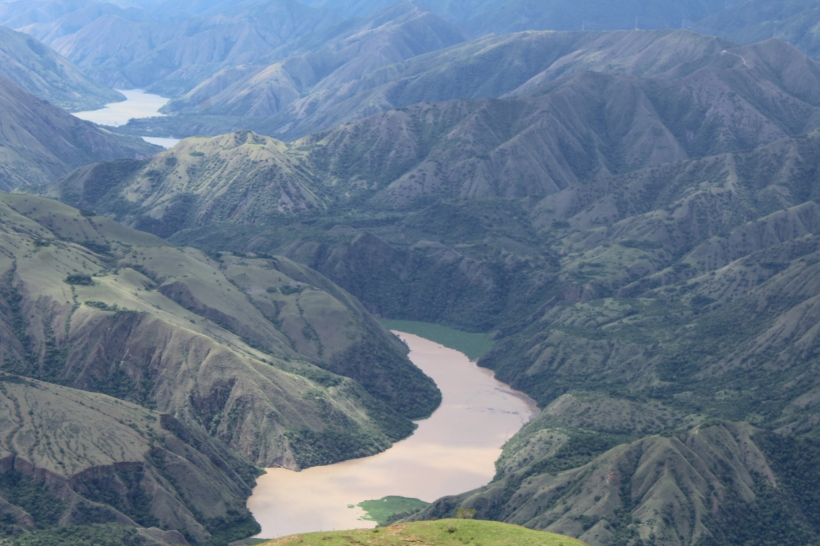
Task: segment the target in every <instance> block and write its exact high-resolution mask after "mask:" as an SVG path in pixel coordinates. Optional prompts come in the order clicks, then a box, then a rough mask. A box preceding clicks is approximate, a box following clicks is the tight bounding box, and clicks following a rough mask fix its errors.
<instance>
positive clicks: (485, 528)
mask: <svg viewBox="0 0 820 546" xmlns="http://www.w3.org/2000/svg"><path fill="white" fill-rule="evenodd" d="M408 543H412V544H420V545H425V546H426V545H429V546H464V545H471V546H479V545H480V546H584V543H583V542H581V541H579V540H575V539H573V538H569V537H565V536H561V535H555V534H553V533H544V532H541V531H532V530H530V529H525V528H523V527H518V526H516V525H507V524H504V523H497V522H493V521H473V520H465V519H448V520H440V521H428V522H417V523H402V524H397V525H391V526H390V527H380V528H377V529H361V530H354V531H334V532H332V533H309V534H304V535H296V536H292V537H284V538H279V539H276V540H272V541H270V542H263V543H262V544H261V545H260V546H291V545H293V546H295V545H297V544H305V545H309V546H347V545H350V544H362V545H366V546H393V545H395V546H399V545H402V544H408Z"/></svg>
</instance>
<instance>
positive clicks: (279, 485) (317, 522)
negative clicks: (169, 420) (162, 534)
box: [248, 332, 538, 538]
mask: <svg viewBox="0 0 820 546" xmlns="http://www.w3.org/2000/svg"><path fill="white" fill-rule="evenodd" d="M395 333H396V334H397V335H398V336H399V337H400V338H401V339H402V340H404V341H405V343H407V345H408V346H409V347H410V355H409V356H410V360H412V361H413V363H414V364H416V366H418V367H419V368H421V369H422V370H423V371H424V373H426V374H427V375H429V376H430V377H432V378H433V380H435V382H436V384H437V385H438V387H439V389H440V390H441V392H442V395H443V401H442V403H441V406H440V407H439V408H438V409H437V410H436V411H435V413H433V415H432V416H431V417H430V418H429V419H426V420H424V421H420V422H419V423H418V425H419V426H418V429H417V430H416V431H415V433H414V434H413V435H412V436H411V437H410V438H408V439H406V440H403V441H401V442H398V443H396V444H395V445H394V446H393V447H392V448H390V449H389V450H387V451H385V452H384V453H380V454H378V455H375V456H373V457H366V458H363V459H355V460H352V461H346V462H343V463H339V464H334V465H329V466H322V467H315V468H309V469H307V470H303V471H301V472H293V471H290V470H285V469H282V468H271V469H268V472H267V474H265V475H264V476H262V477H260V478H259V480H258V483H257V486H256V488H255V489H254V490H253V495H252V496H251V498H250V499H249V500H248V508H249V509H250V510H251V512H252V513H253V515H254V517H255V518H256V520H257V521H258V522H259V523H260V524H261V526H262V533H261V534H260V535H259V536H260V537H265V538H277V537H281V536H286V535H291V534H296V533H306V532H313V531H330V530H333V529H354V528H368V527H375V525H376V524H375V522H372V521H366V520H361V519H360V518H361V517H362V515H364V514H363V512H362V510H361V509H359V508H349V506H351V505H356V504H358V503H359V502H362V501H364V500H371V499H380V498H383V497H386V496H388V495H399V496H403V497H412V498H418V499H422V500H425V501H428V502H431V501H434V500H436V499H438V498H440V497H442V496H445V495H454V494H458V493H463V492H465V491H469V490H471V489H475V488H477V487H480V486H482V485H485V484H487V483H489V482H490V480H491V479H492V477H493V475H494V474H495V465H494V463H495V461H496V459H498V457H499V455H500V454H501V446H502V445H503V444H504V442H506V441H507V439H509V437H510V436H512V435H513V434H515V433H516V432H517V431H518V430H519V429H520V428H521V427H522V426H523V425H524V424H525V423H526V422H527V421H529V420H530V418H532V416H533V415H535V414H536V413H537V412H538V409H537V408H536V407H535V404H534V403H533V402H532V400H530V399H529V398H527V397H526V396H525V395H524V394H522V393H520V392H517V391H515V390H513V389H512V388H510V387H509V386H508V385H505V384H504V383H501V382H500V381H497V380H496V379H494V377H493V373H492V372H491V371H489V370H486V369H484V368H479V367H478V366H477V365H476V364H475V363H473V362H470V360H469V359H468V358H467V357H466V356H465V355H463V354H462V353H459V352H458V351H454V350H452V349H448V348H446V347H443V346H442V345H439V344H438V343H435V342H433V341H429V340H427V339H424V338H421V337H418V336H414V335H411V334H405V333H400V332H395Z"/></svg>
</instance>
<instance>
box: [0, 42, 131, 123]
mask: <svg viewBox="0 0 820 546" xmlns="http://www.w3.org/2000/svg"><path fill="white" fill-rule="evenodd" d="M0 77H3V78H7V79H9V80H11V81H12V82H14V83H15V84H16V85H18V86H19V87H21V88H22V89H24V90H25V91H27V92H29V93H31V94H32V95H35V96H37V97H40V98H41V99H43V100H46V101H48V102H50V103H52V104H55V105H57V106H60V107H61V108H65V109H66V110H70V111H80V110H96V109H98V108H102V107H103V105H105V104H106V103H110V102H116V101H118V100H123V96H122V95H121V94H119V93H117V92H116V91H114V90H112V89H108V88H106V87H103V86H101V85H99V84H95V83H93V82H92V81H91V80H89V79H88V78H87V77H86V76H85V75H84V74H83V73H82V72H81V71H80V70H79V69H78V68H77V67H75V66H74V65H73V64H71V62H70V61H69V60H68V59H66V58H64V57H62V56H60V55H58V54H57V53H55V52H54V51H52V50H51V49H50V48H49V47H48V46H46V45H44V44H42V43H40V42H38V41H37V40H35V39H34V38H32V37H31V36H27V35H25V34H22V33H20V32H14V31H13V30H10V29H7V28H3V27H0Z"/></svg>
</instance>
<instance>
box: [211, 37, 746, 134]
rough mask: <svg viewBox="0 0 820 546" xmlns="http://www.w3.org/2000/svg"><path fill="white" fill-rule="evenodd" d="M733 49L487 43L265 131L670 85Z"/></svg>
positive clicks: (677, 42)
mask: <svg viewBox="0 0 820 546" xmlns="http://www.w3.org/2000/svg"><path fill="white" fill-rule="evenodd" d="M732 47H734V46H733V44H731V43H730V42H727V41H725V40H718V39H715V38H711V37H707V36H702V35H698V34H694V33H692V32H688V31H654V32H610V33H597V32H589V33H580V32H579V33H563V32H562V33H554V32H525V33H518V34H511V35H504V36H489V37H486V38H481V39H479V40H475V41H471V42H467V43H464V44H461V45H458V46H456V47H450V48H448V49H445V50H442V51H439V52H433V53H429V54H427V55H422V56H418V57H415V58H412V59H409V60H407V61H405V62H403V63H396V64H393V65H389V66H387V67H385V68H383V69H381V70H376V71H374V72H373V73H371V74H366V75H364V77H362V78H359V79H357V80H354V81H351V82H349V83H347V84H345V85H343V86H337V87H336V88H335V89H334V88H327V87H325V88H323V89H317V90H316V91H315V92H312V90H311V92H309V93H307V94H306V95H305V96H303V97H300V98H299V99H297V100H295V101H294V102H293V104H292V105H290V106H289V107H288V108H286V109H285V110H284V111H283V112H281V113H279V114H278V115H277V116H275V117H273V118H272V119H271V120H269V121H268V122H267V123H266V124H260V125H259V127H260V128H262V127H264V128H265V129H266V131H267V132H269V134H273V135H280V136H281V137H284V138H288V139H289V138H293V137H301V136H303V135H305V134H308V133H311V132H315V131H318V130H323V129H328V128H330V127H334V126H336V125H339V124H342V123H348V122H351V121H355V120H357V119H361V118H363V117H366V116H369V115H373V114H375V113H377V112H384V111H387V110H390V109H393V108H399V107H404V106H410V105H412V104H417V103H420V102H425V101H445V100H452V99H457V98H485V97H500V96H503V95H505V94H507V93H512V92H514V91H516V90H517V89H518V88H520V87H522V86H527V85H532V84H535V83H536V82H537V83H539V84H540V83H546V82H548V81H552V80H554V79H557V78H558V77H561V76H563V75H565V74H570V73H574V72H579V71H584V70H587V71H599V72H607V73H616V74H634V75H637V76H646V77H652V76H658V77H665V76H666V73H667V72H670V71H672V70H673V69H675V68H678V67H680V66H686V65H687V64H688V63H694V62H698V61H702V60H703V59H704V58H706V57H707V56H709V55H713V54H715V53H720V52H721V51H722V50H724V49H727V48H732ZM216 104H217V105H218V103H216ZM214 109H215V110H217V111H219V110H218V108H214ZM233 112H234V113H236V114H240V113H241V111H238V110H233Z"/></svg>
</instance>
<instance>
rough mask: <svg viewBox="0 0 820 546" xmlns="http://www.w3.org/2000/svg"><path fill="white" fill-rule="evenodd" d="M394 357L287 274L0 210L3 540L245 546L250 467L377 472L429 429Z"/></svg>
mask: <svg viewBox="0 0 820 546" xmlns="http://www.w3.org/2000/svg"><path fill="white" fill-rule="evenodd" d="M406 351H407V350H406V348H405V347H404V346H403V345H402V344H401V343H400V342H399V341H398V340H396V339H395V337H394V336H392V335H391V334H389V333H388V332H387V331H386V330H385V329H384V328H383V327H382V326H381V325H380V324H379V323H378V322H377V321H376V320H375V319H374V318H373V317H372V316H371V315H370V314H369V313H368V312H367V311H366V310H365V309H364V308H363V307H362V305H361V304H360V303H359V302H358V301H357V300H355V299H354V298H353V297H352V296H350V295H349V294H347V293H346V292H344V291H343V290H341V289H340V288H338V287H337V286H335V285H334V284H333V283H331V282H330V281H328V280H327V279H326V278H324V277H322V276H321V275H319V274H317V273H315V272H313V271H310V270H308V269H307V268H305V267H303V266H301V265H299V264H296V263H294V262H292V261H290V260H287V259H285V258H276V257H272V256H256V255H245V254H227V253H221V254H219V253H217V254H210V255H206V254H204V253H202V252H200V251H197V250H193V249H185V248H176V247H172V246H170V245H168V244H167V243H166V242H164V241H163V240H161V239H158V238H156V237H154V236H152V235H149V234H146V233H144V232H139V231H133V230H131V229H129V228H126V227H124V226H122V225H120V224H116V223H114V222H112V221H110V220H107V219H105V218H102V217H99V216H94V215H93V214H91V213H81V212H80V211H78V210H76V209H72V208H70V207H67V206H65V205H63V204H60V203H58V202H56V201H51V200H47V199H42V198H34V197H30V196H26V195H20V194H5V193H0V366H1V367H2V370H3V372H4V373H5V374H6V375H5V376H4V377H3V378H0V410H2V411H5V412H6V416H5V417H2V421H3V422H4V423H6V428H5V430H6V433H5V434H4V435H3V438H4V441H3V442H2V443H0V458H2V459H3V460H4V461H6V463H4V464H5V466H4V470H3V471H2V472H0V495H2V496H3V498H4V502H5V503H6V504H4V506H5V508H4V509H5V510H6V513H8V514H11V516H9V517H10V518H11V519H9V520H8V522H7V524H6V523H4V525H5V527H2V528H0V537H3V536H10V535H12V534H16V533H20V532H31V533H33V535H32V536H31V537H26V538H25V539H22V538H21V539H20V540H23V542H21V543H25V544H28V543H32V544H35V543H38V542H36V540H41V539H42V540H45V541H47V540H48V537H52V538H53V537H60V536H64V537H70V538H71V537H73V538H71V540H75V538H76V540H80V538H81V537H83V536H85V535H86V534H87V533H92V535H93V536H97V535H99V536H100V537H103V538H104V537H110V536H119V535H118V534H117V533H120V532H121V531H122V529H119V528H114V527H110V526H103V527H100V528H94V529H76V530H71V529H67V530H56V528H58V527H59V528H62V527H72V526H78V525H88V524H107V523H117V524H124V525H126V526H131V527H134V528H137V527H139V528H146V529H149V528H152V527H160V528H162V529H164V531H159V530H156V531H150V529H149V531H150V532H149V531H145V532H143V531H141V530H138V531H139V532H138V533H137V535H133V533H132V534H131V535H133V536H131V535H129V536H131V538H133V539H134V540H143V539H145V540H148V542H146V543H147V544H152V542H150V540H154V541H156V542H158V543H161V544H166V543H169V544H179V543H180V542H179V540H181V539H182V537H185V539H186V540H188V542H189V543H190V544H208V545H212V546H218V545H221V544H225V543H226V542H227V541H229V540H233V539H238V538H244V537H246V536H249V535H252V534H254V533H255V532H257V529H258V526H257V525H256V523H255V522H254V521H253V519H252V518H251V517H250V515H249V513H248V512H247V510H246V509H245V501H246V499H247V497H248V496H249V494H250V491H251V488H252V486H253V484H254V482H255V478H256V475H257V472H258V468H259V467H270V466H283V467H287V468H292V469H299V468H305V467H308V466H313V465H318V464H328V463H332V462H337V461H341V460H345V459H349V458H353V457H361V456H365V455H370V454H374V453H377V452H379V451H382V450H384V449H386V448H387V447H389V446H390V445H391V443H392V442H393V441H395V440H398V439H401V438H404V437H406V436H407V435H409V434H410V433H411V432H412V430H413V428H414V426H413V423H412V421H411V419H417V418H421V417H425V416H427V415H429V414H430V413H431V412H432V411H433V409H435V407H436V406H437V405H438V403H439V401H440V393H439V392H438V390H437V389H436V387H435V384H434V383H433V382H432V380H430V379H429V378H427V377H426V376H424V375H423V374H422V373H421V372H420V371H419V370H418V368H416V367H415V366H413V365H412V363H410V361H409V360H408V359H407V357H406ZM46 478H47V480H46V482H45V483H41V481H42V480H43V479H46ZM21 480H22V481H21ZM32 480H34V481H32ZM49 495H52V496H56V497H55V498H52V497H50V496H49ZM56 498H60V499H63V500H64V501H65V503H62V504H61V503H56V502H57V501H56V500H55V499H56ZM61 502H62V501H61ZM55 503H56V504H55ZM89 503H90V504H89ZM75 531H76V532H75ZM122 532H124V531H122ZM170 532H174V533H177V534H176V535H174V534H173V533H172V535H173V536H172V535H168V536H164V535H163V533H170ZM95 533H96V534H95ZM145 533H148V535H146V534H145ZM149 535H150V536H149ZM38 537H40V538H38ZM77 537H80V538H77ZM150 537H153V538H150ZM149 538H150V540H149ZM35 539H36V540H35ZM66 540H68V538H66ZM89 540H90V539H89ZM95 540H96V539H95ZM100 540H102V538H100ZM105 540H109V539H105ZM112 540H113V539H112ZM117 540H119V539H117ZM122 540H125V539H122ZM129 540H131V539H129ZM26 541H28V542H26ZM31 541H35V542H31Z"/></svg>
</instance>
